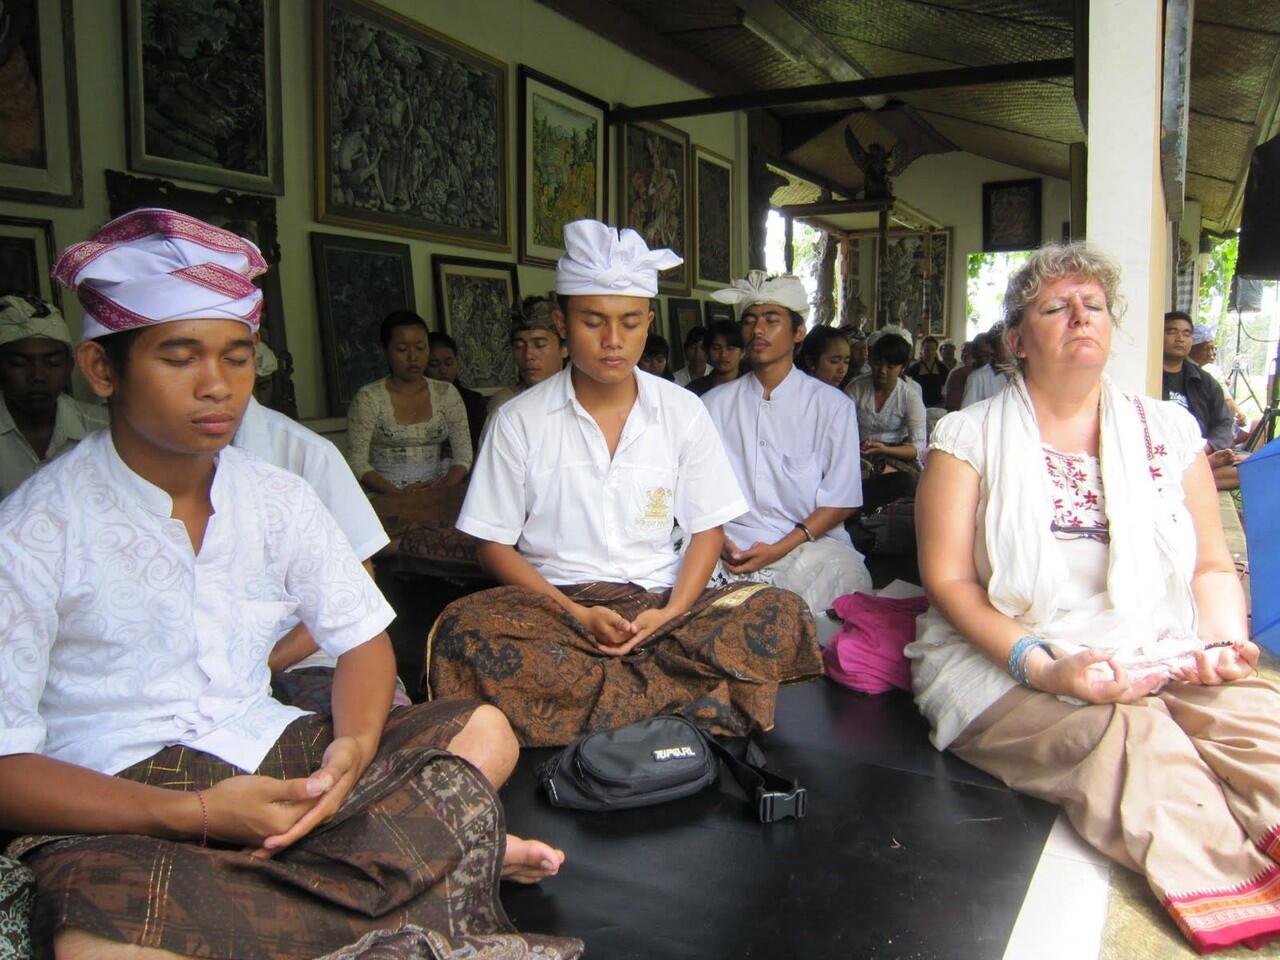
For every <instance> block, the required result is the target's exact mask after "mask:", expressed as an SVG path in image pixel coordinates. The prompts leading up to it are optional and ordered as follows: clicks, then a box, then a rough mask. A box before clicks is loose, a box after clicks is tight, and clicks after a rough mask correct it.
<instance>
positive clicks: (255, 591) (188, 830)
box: [0, 209, 561, 958]
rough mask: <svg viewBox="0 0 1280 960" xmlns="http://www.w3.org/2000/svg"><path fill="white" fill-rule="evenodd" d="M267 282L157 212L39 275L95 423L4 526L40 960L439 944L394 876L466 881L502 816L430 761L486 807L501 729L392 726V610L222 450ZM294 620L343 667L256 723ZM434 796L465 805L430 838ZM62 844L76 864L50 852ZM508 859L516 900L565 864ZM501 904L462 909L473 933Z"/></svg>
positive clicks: (17, 824) (298, 498) (501, 763)
mask: <svg viewBox="0 0 1280 960" xmlns="http://www.w3.org/2000/svg"><path fill="white" fill-rule="evenodd" d="M265 269H266V264H265V262H264V261H263V259H262V257H261V254H260V253H259V252H258V249H257V248H256V247H255V246H254V245H253V244H252V243H249V242H248V241H246V240H242V239H241V238H239V237H236V236H235V235H234V234H231V233H229V232H227V231H225V230H221V229H218V228H215V227H212V226H210V225H208V224H205V223H202V222H200V221H198V220H194V219H192V218H190V217H187V216H185V215H182V214H177V213H174V212H172V211H168V210H152V209H147V210H138V211H134V212H133V213H130V214H126V215H125V216H123V217H120V218H117V219H116V220H113V221H112V222H110V223H108V224H107V225H106V226H104V227H103V228H102V229H101V230H99V231H98V233H97V234H96V235H95V236H94V238H93V239H92V240H91V241H89V242H87V243H80V244H75V245H73V246H72V247H70V248H69V249H68V250H67V251H66V252H65V253H64V254H63V256H62V257H61V258H60V259H59V261H58V263H57V265H56V266H55V268H54V275H55V276H56V277H57V279H58V280H59V281H61V282H62V283H64V284H65V285H67V286H68V287H71V288H73V289H75V290H76V292H77V294H78V296H79V298H80V302H81V304H82V306H83V307H84V324H85V326H84V340H83V342H82V343H81V344H80V346H79V348H78V350H77V361H78V363H79V366H80V369H81V372H82V373H83V374H84V375H85V378H86V380H87V381H88V382H89V384H90V386H91V387H92V388H93V390H94V392H95V393H96V394H97V395H98V396H100V397H104V398H107V399H108V401H109V403H110V406H111V412H112V417H111V429H110V430H109V431H99V432H97V433H95V434H93V435H92V436H90V437H88V438H86V439H85V440H84V441H82V442H81V443H80V444H79V445H78V446H77V447H76V448H75V449H74V450H72V451H70V452H69V453H67V454H66V455H64V456H63V457H60V458H59V459H58V460H57V461H55V462H54V463H53V464H50V465H49V467H47V468H45V469H44V470H42V471H41V472H40V473H38V474H37V475H36V476H35V477H34V478H32V480H31V482H30V483H27V484H25V485H24V486H23V487H22V488H21V489H20V490H19V491H18V492H17V493H16V494H15V495H14V496H13V497H12V498H9V499H8V500H6V501H5V503H4V504H0V649H4V650H5V656H4V657H3V658H0V690H3V692H4V693H3V696H0V783H3V784H4V789H3V790H0V831H2V832H17V833H21V834H27V835H28V836H24V837H22V838H20V839H19V840H18V841H17V843H16V845H15V846H14V847H12V848H11V852H12V851H14V850H16V851H17V852H18V855H19V856H20V857H21V859H22V861H23V864H24V865H25V866H26V867H28V868H29V869H30V871H31V872H32V873H33V874H34V876H35V882H36V888H37V896H38V898H39V900H40V902H41V903H42V904H47V905H48V906H47V909H42V910H41V911H40V912H39V914H38V915H37V918H36V919H37V922H36V925H35V926H34V927H33V929H32V939H33V941H34V945H35V947H36V952H37V953H48V952H50V951H56V953H57V954H58V956H72V957H94V958H115V957H121V956H128V957H139V956H152V955H163V956H166V957H169V956H174V955H178V956H193V955H202V956H210V955H217V956H256V955H259V954H261V953H262V951H263V949H264V944H266V943H273V944H288V949H289V951H290V952H291V954H293V955H298V956H315V955H320V954H325V953H329V952H332V951H334V950H338V949H343V948H345V947H347V946H349V945H350V944H351V943H354V942H355V941H357V940H359V939H360V938H361V937H362V936H364V935H365V934H366V933H368V932H371V931H373V930H377V929H380V928H387V927H389V928H397V927H399V926H400V925H401V924H404V923H413V924H419V925H423V926H425V927H427V928H432V927H435V928H441V927H443V928H444V929H445V930H446V931H448V932H452V931H453V930H454V929H455V928H454V927H453V926H452V921H451V919H450V918H449V916H448V908H444V909H442V905H441V904H440V902H439V898H438V897H435V896H432V894H431V893H430V892H429V885H431V884H435V883H437V882H438V881H440V879H441V878H440V877H439V876H438V875H435V874H433V873H432V871H429V870H425V869H422V870H420V869H419V868H418V867H416V866H411V864H418V863H423V864H425V863H435V862H457V860H456V858H457V857H458V856H459V855H460V854H463V853H465V852H466V850H465V846H464V847H463V848H462V849H458V848H457V845H450V848H449V849H447V850H446V849H441V847H442V846H443V845H442V844H441V843H440V842H439V839H438V838H439V837H441V836H448V835H450V830H451V827H452V823H451V822H450V823H448V824H446V823H442V822H441V821H442V820H448V819H449V816H453V815H455V814H458V815H462V816H472V815H474V816H482V817H483V816H485V815H486V813H485V808H486V806H488V807H492V805H493V803H494V802H495V799H494V797H493V794H492V790H491V787H490V786H489V784H488V783H487V782H486V781H485V779H484V777H481V776H473V774H472V773H471V772H470V767H467V766H466V765H463V764H457V763H456V761H449V762H447V763H446V764H445V765H444V766H442V767H440V768H438V769H437V768H434V767H433V766H432V758H433V757H435V756H438V753H437V751H439V750H452V751H453V752H455V753H457V754H458V755H459V756H462V757H465V758H466V759H467V760H469V761H470V762H471V763H472V764H475V766H476V767H477V768H478V769H479V771H480V772H481V773H483V774H484V775H485V776H487V777H488V778H489V779H490V780H491V781H492V782H493V783H494V784H497V783H500V782H501V781H502V779H503V778H504V777H505V776H506V774H507V773H508V772H509V771H510V769H511V767H512V766H513V764H514V762H515V745H514V740H513V738H512V737H511V734H510V729H509V727H508V726H507V725H506V723H505V721H504V720H502V718H501V715H500V714H499V713H498V712H497V711H496V710H493V709H492V708H488V707H485V706H480V705H477V704H474V703H465V702H464V703H449V704H441V705H440V707H439V708H438V709H435V710H433V709H431V708H430V707H429V708H428V709H427V710H425V711H424V710H423V709H422V708H420V707H410V708H404V709H402V710H399V711H397V712H396V713H395V714H394V715H392V716H391V717H390V719H388V708H389V707H390V704H391V696H392V689H393V682H392V681H393V678H394V675H395V660H394V655H393V654H392V652H391V646H390V642H389V640H388V639H387V636H386V633H385V627H386V625H387V623H388V622H389V621H390V620H391V618H392V616H393V612H392V610H391V609H390V607H388V606H387V603H386V601H385V600H384V599H383V598H382V596H381V594H380V593H379V592H378V590H377V588H376V587H375V586H374V584H373V582H372V580H371V579H370V578H369V577H368V576H367V575H366V574H365V572H364V570H363V569H362V568H361V566H360V562H359V561H358V560H357V559H356V557H355V555H354V554H353V553H352V551H351V547H350V545H349V544H348V542H347V540H346V538H345V537H344V536H343V534H342V532H341V530H339V529H338V527H337V525H336V524H335V523H334V521H333V519H332V517H331V516H330V515H329V514H328V512H327V511H326V510H325V509H324V507H323V505H322V504H321V503H320V501H319V499H318V498H317V497H316V495H315V493H314V492H313V491H312V490H311V488H310V487H309V486H308V485H307V484H306V483H305V482H304V481H303V480H302V479H301V478H299V477H296V476H294V475H292V474H289V473H286V472H284V471H282V470H279V469H277V468H275V467H272V466H270V465H268V464H265V463H263V462H261V461H259V460H257V459H256V458H253V457H251V456H249V455H247V454H244V453H242V452H241V451H239V450H236V449H235V448H234V447H230V446H229V444H230V442H231V438H232V436H233V435H234V434H235V431H236V428H237V426H238V423H239V420H240V417H241V415H242V413H243V411H244V408H245V406H246V404H247V403H248V399H249V395H250V392H251V391H252V389H253V379H254V368H253V357H254V341H255V337H256V331H257V326H258V318H259V316H260V313H261V298H262V293H261V291H260V290H259V289H258V288H257V287H256V286H254V284H253V282H252V278H253V277H254V276H256V275H258V274H260V273H261V272H263V271H264V270H265ZM292 612H296V613H297V614H298V616H299V617H300V618H301V620H302V622H303V623H305V624H306V625H307V628H308V629H309V630H310V631H311V633H312V635H313V636H314V637H315V639H316V642H317V643H318V644H319V645H320V647H321V648H322V649H324V650H325V651H326V652H328V653H330V654H332V655H334V656H336V657H338V667H337V671H336V678H335V682H334V686H333V696H332V705H331V714H332V715H331V717H326V716H320V715H315V714H307V713H305V712H304V711H302V710H299V709H297V708H294V707H288V706H285V705H283V704H281V703H279V702H278V701H276V700H274V699H272V697H271V695H270V692H269V673H268V671H267V651H268V650H269V649H270V646H271V644H272V642H273V641H274V639H275V630H276V627H277V625H278V624H279V622H280V619H281V617H282V616H284V615H287V614H289V613H292ZM446 767H447V768H448V769H447V771H446ZM254 771H257V775H256V776H245V775H244V774H246V773H252V772H254ZM446 780H448V781H451V782H449V783H448V784H447V785H446V783H445V781H446ZM429 782H435V783H437V784H438V785H439V787H440V788H441V789H449V790H452V793H450V794H449V796H453V797H458V796H459V794H458V791H459V790H461V791H463V792H464V793H468V792H469V793H470V795H471V796H473V797H475V798H476V800H477V802H476V803H475V804H472V805H470V807H471V809H468V810H465V811H464V810H460V809H455V810H453V811H451V813H450V814H449V816H444V815H442V811H443V810H445V809H446V808H448V807H449V806H450V804H449V802H448V801H446V800H444V799H443V798H442V797H434V796H433V797H429V798H428V797H427V796H424V791H423V786H424V784H425V783H429ZM437 805H439V809H435V808H436V807H437ZM490 813H492V815H493V816H494V817H495V818H496V817H498V816H500V815H499V814H497V811H496V810H492V811H490ZM495 822H496V820H495ZM65 834H84V835H85V836H81V837H77V838H76V840H75V842H73V843H65V842H62V843H59V842H55V841H57V840H58V839H59V837H58V836H50V835H65ZM475 836H477V837H478V836H479V835H478V834H477V835H475ZM210 840H212V841H215V842H216V843H218V844H219V846H218V847H217V848H208V847H207V844H208V842H209V841H210ZM197 844H198V846H197ZM499 845H500V842H499ZM291 847H296V848H297V850H298V852H299V856H297V857H295V856H293V852H292V851H290V850H289V849H288V848H291ZM496 849H497V848H494V849H490V850H487V851H485V853H486V856H490V855H491V854H493V853H494V852H495V850H496ZM309 850H310V851H314V852H312V853H311V854H310V855H308V854H307V851H309ZM272 857H275V858H276V867H275V869H274V870H271V869H267V870H264V869H262V865H261V864H260V863H259V862H258V861H260V860H262V859H265V858H272ZM406 857H408V858H409V859H408V860H406ZM505 857H506V860H507V867H506V869H509V870H512V871H514V873H513V875H514V876H516V877H517V878H520V879H536V878H538V877H539V876H542V875H545V874H546V873H550V872H554V871H555V869H556V868H557V867H558V865H559V862H560V860H561V855H560V854H559V853H558V851H554V850H552V849H551V848H549V847H547V846H546V845H545V844H540V843H537V842H536V841H520V840H515V839H514V838H509V840H508V842H507V844H506V853H505ZM494 862H496V861H494ZM156 864H163V865H164V866H163V869H162V871H161V872H160V874H157V868H156ZM330 865H332V866H330ZM481 872H482V873H483V872H484V871H483V870H482V871H481ZM392 874H395V876H396V877H402V878H403V879H402V880H400V879H391V882H390V886H387V885H386V881H387V880H388V879H390V878H391V876H392ZM157 876H160V877H162V879H161V880H159V881H158V880H157ZM375 877H376V878H377V879H374V878H375ZM84 878H92V880H91V882H86V881H85V879H84ZM414 878H417V879H414ZM495 879H496V877H494V876H493V875H492V874H489V875H488V876H484V877H483V878H482V879H481V881H480V882H479V883H476V882H474V881H473V882H472V885H471V891H472V892H473V893H474V894H475V895H479V896H480V897H481V903H482V904H484V906H485V907H486V908H487V907H492V906H493V905H494V903H493V897H492V892H491V890H490V892H489V893H488V894H487V903H486V902H485V901H486V894H485V892H484V891H485V890H486V889H490V888H491V886H492V883H493V880H495ZM455 881H456V882H458V883H460V884H464V885H465V884H466V883H467V880H466V879H465V878H463V877H461V876H458V875H456V874H455V875H454V876H452V877H451V878H450V879H449V881H448V882H449V883H450V884H452V883H454V882H455ZM192 889H198V890H199V896H178V897H174V896H172V895H170V891H190V890H192ZM388 898H389V899H388ZM354 904H360V905H361V907H360V908H353V905H354ZM264 907H265V909H264ZM478 932H493V931H492V930H491V929H490V930H489V931H478ZM141 946H146V947H147V948H154V949H155V950H157V951H166V952H164V953H163V954H158V953H153V952H152V951H151V950H150V949H149V950H147V951H141V952H140V951H139V949H138V948H139V947H141ZM272 950H273V951H274V950H275V948H274V947H272Z"/></svg>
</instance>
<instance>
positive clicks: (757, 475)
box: [702, 270, 871, 635]
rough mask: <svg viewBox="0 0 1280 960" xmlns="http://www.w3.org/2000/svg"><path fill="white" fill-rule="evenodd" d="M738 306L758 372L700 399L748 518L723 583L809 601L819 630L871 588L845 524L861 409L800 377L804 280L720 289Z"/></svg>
mask: <svg viewBox="0 0 1280 960" xmlns="http://www.w3.org/2000/svg"><path fill="white" fill-rule="evenodd" d="M712 296H713V297H714V298H715V299H717V300H719V301H720V302H722V303H732V304H737V305H738V308H739V310H740V315H741V317H742V340H743V343H744V346H745V347H746V353H747V362H748V363H750V364H751V373H749V374H748V375H747V376H745V377H741V378H739V379H738V380H734V381H733V382H732V383H727V384H725V385H723V386H720V387H716V388H715V389H714V390H712V391H711V392H710V393H708V394H707V395H706V396H704V397H703V398H702V399H703V402H704V403H705V404H706V405H707V410H708V412H710V414H711V420H712V422H713V423H715V425H716V429H717V430H718V431H719V433H720V438H721V439H722V440H723V441H724V447H725V451H726V452H727V453H728V454H729V460H730V462H732V464H733V471H734V473H735V474H736V475H737V477H738V483H739V485H740V486H741V487H742V489H743V490H744V491H745V492H746V495H747V504H748V507H749V509H748V510H747V512H746V513H744V514H743V515H742V516H740V517H738V518H737V519H735V520H733V521H731V522H729V523H727V524H725V528H724V548H723V549H722V551H721V555H720V563H721V570H720V572H719V573H718V575H717V579H718V580H720V581H721V582H733V581H735V580H748V581H755V582H758V583H772V584H774V585H776V586H779V587H782V588H783V589H786V590H792V591H795V592H796V593H798V594H800V595H801V596H802V597H804V600H805V603H806V604H808V606H809V609H810V610H811V611H812V612H813V615H814V616H815V617H816V618H818V624H819V632H820V634H821V633H827V634H828V635H830V634H834V633H835V626H836V624H835V622H834V621H832V620H830V619H828V618H827V617H826V616H825V613H826V611H827V610H828V609H829V608H830V606H831V603H832V601H834V600H835V598H836V597H839V596H842V595H843V594H846V593H853V592H855V591H869V590H870V589H871V575H870V574H869V573H867V568H866V564H865V563H864V562H863V559H862V555H861V554H859V553H858V552H857V551H856V550H854V549H853V542H852V541H851V540H850V539H849V534H848V533H846V532H845V529H844V521H845V520H846V519H848V517H849V516H850V515H851V514H852V513H853V512H854V510H856V509H857V508H858V507H859V506H860V505H861V504H862V474H861V472H860V470H859V452H858V451H859V445H858V411H857V409H856V408H855V407H854V405H853V403H852V402H851V401H850V400H849V398H848V397H846V396H845V395H844V394H843V393H841V392H840V391H839V390H837V389H836V388H835V387H832V386H830V385H828V384H826V383H823V382H822V381H821V380H818V379H817V378H815V377H811V376H809V375H808V374H806V373H805V372H804V371H802V370H799V369H797V368H796V366H795V364H794V362H793V361H792V357H793V356H794V350H795V345H796V344H797V343H799V342H800V341H802V340H803V339H804V334H805V325H804V315H805V314H807V313H808V312H809V298H808V294H807V293H806V292H805V289H804V285H803V284H802V283H801V282H800V280H799V279H798V278H796V277H775V278H773V279H766V277H765V274H764V272H763V271H761V270H753V271H751V273H750V274H748V275H747V277H746V279H744V280H737V281H735V282H734V284H733V286H731V287H727V288H725V289H724V290H717V291H716V292H715V293H713V294H712Z"/></svg>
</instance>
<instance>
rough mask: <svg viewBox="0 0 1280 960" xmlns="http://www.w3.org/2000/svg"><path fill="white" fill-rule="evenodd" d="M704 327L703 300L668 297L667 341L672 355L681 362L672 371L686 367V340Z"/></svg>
mask: <svg viewBox="0 0 1280 960" xmlns="http://www.w3.org/2000/svg"><path fill="white" fill-rule="evenodd" d="M702 325H703V323H702V301H701V300H695V299H694V298H692V297H667V326H668V329H669V330H670V332H669V333H668V334H667V341H668V344H669V346H670V347H671V353H672V355H673V356H674V357H675V358H677V359H678V360H679V361H680V363H679V365H678V366H675V367H673V368H672V369H676V370H678V369H680V367H683V366H684V365H685V363H686V362H687V361H686V358H685V355H684V338H685V337H686V336H688V335H689V331H690V330H692V329H693V328H694V327H698V326H702ZM655 329H656V327H655Z"/></svg>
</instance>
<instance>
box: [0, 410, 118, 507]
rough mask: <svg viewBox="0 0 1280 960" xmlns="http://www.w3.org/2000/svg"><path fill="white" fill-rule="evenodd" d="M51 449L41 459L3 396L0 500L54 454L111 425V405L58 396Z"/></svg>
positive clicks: (50, 443) (0, 418) (0, 417)
mask: <svg viewBox="0 0 1280 960" xmlns="http://www.w3.org/2000/svg"><path fill="white" fill-rule="evenodd" d="M55 417H56V419H55V420H54V423H53V436H52V437H51V438H50V440H49V449H48V450H46V451H45V457H44V459H43V460H41V459H40V458H39V457H37V456H36V452H35V450H33V449H31V444H30V443H28V442H27V438H26V437H25V436H24V435H23V433H22V431H21V430H19V429H18V426H17V424H15V423H14V422H13V416H12V415H11V414H10V413H9V408H8V407H6V406H5V404H4V400H3V399H0V500H3V499H4V498H5V497H7V496H8V495H9V494H11V493H13V491H15V490H17V489H18V486H19V485H20V484H21V483H22V481H24V480H26V479H27V477H29V476H31V475H32V474H33V473H35V472H36V471H37V470H39V469H40V468H41V467H43V466H44V465H45V464H46V463H48V462H49V461H50V460H52V459H53V458H54V457H56V456H58V455H60V454H63V453H66V452H67V451H68V450H70V449H71V448H72V447H74V446H75V445H76V444H77V443H78V442H79V441H81V440H83V439H84V438H85V437H87V436H88V435H89V434H90V433H92V432H93V431H94V430H101V429H102V428H103V427H105V426H106V425H107V419H108V418H107V408H106V407H100V406H97V405H96V404H92V403H84V402H82V401H80V400H76V399H75V398H74V397H71V396H68V395H67V394H65V393H64V394H61V395H59V397H58V409H57V413H56V414H55Z"/></svg>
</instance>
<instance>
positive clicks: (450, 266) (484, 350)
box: [431, 253, 520, 390]
mask: <svg viewBox="0 0 1280 960" xmlns="http://www.w3.org/2000/svg"><path fill="white" fill-rule="evenodd" d="M431 273H432V275H433V277H434V278H435V287H436V316H437V318H438V320H437V324H438V326H439V328H440V329H441V330H443V331H444V332H445V333H447V334H449V336H451V337H453V339H454V340H455V341H457V344H458V357H459V360H458V364H459V379H460V380H461V381H462V382H463V383H465V384H466V385H467V386H468V387H470V388H471V389H472V390H476V389H479V388H482V387H501V386H506V385H507V384H511V383H514V382H515V379H516V367H515V361H514V360H513V359H512V357H511V320H510V317H511V305H512V304H513V303H519V302H520V280H519V278H518V277H517V275H516V265H515V264H514V263H499V262H498V261H496V260H477V259H473V258H470V257H449V256H444V255H442V254H438V253H434V254H432V255H431Z"/></svg>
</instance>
